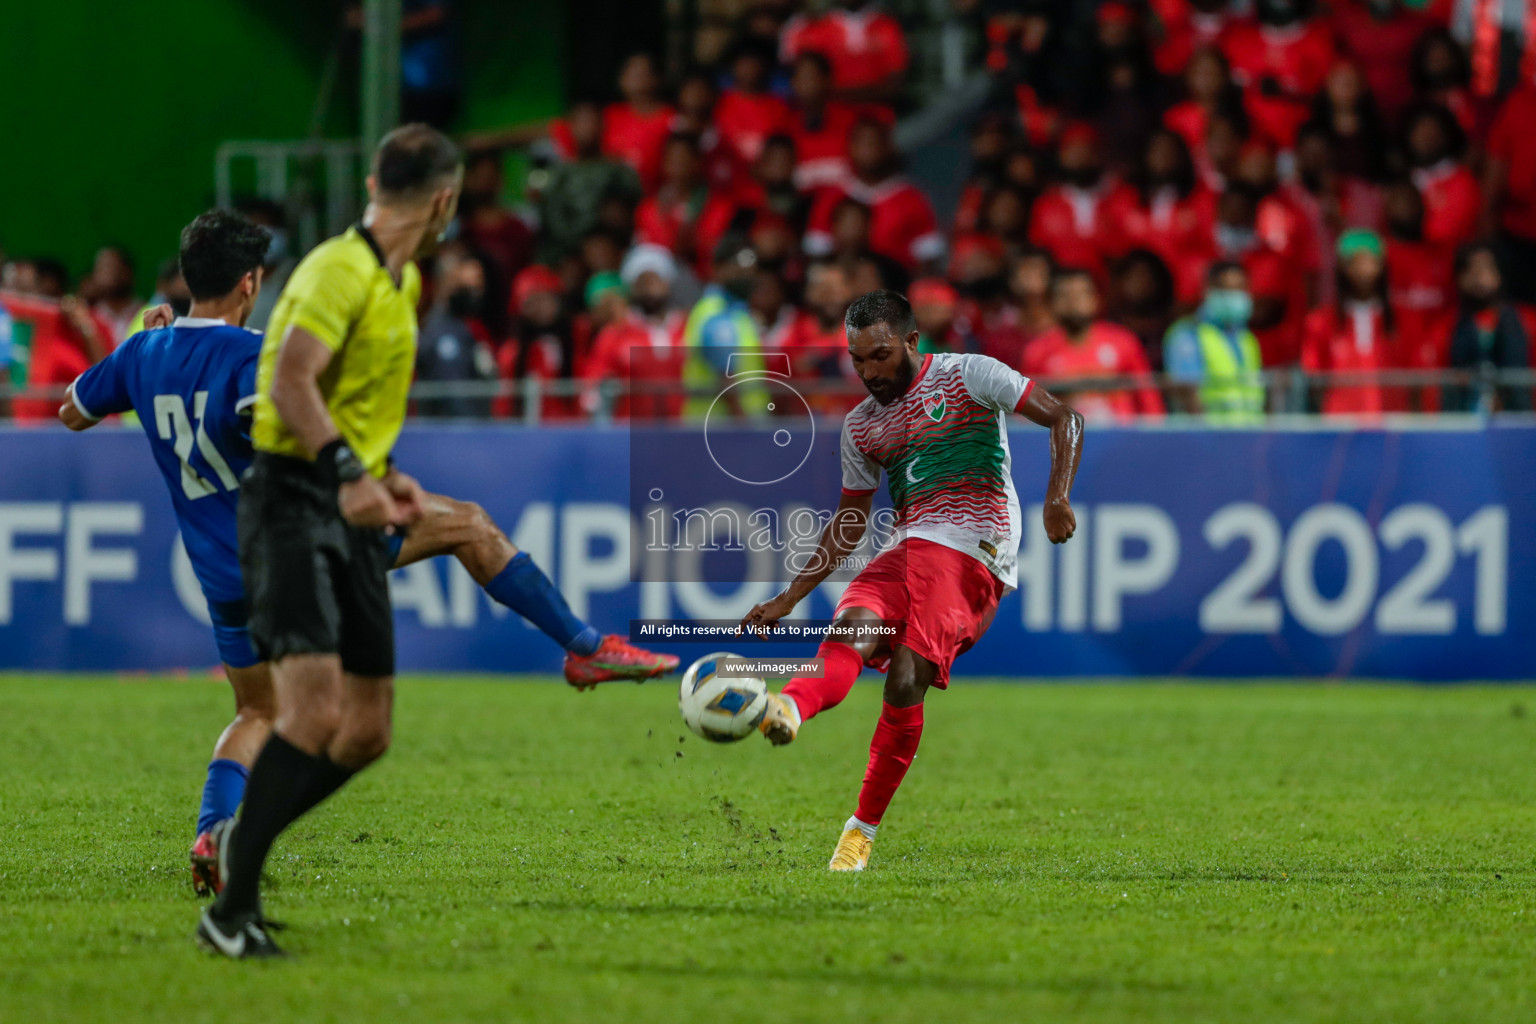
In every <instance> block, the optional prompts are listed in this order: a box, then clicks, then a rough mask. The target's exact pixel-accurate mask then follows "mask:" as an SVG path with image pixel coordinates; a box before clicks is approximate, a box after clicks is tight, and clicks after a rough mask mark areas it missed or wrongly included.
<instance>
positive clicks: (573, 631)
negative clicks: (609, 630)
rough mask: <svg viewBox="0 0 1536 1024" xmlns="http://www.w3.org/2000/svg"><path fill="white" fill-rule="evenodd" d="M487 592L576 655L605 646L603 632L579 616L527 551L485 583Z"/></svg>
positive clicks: (513, 557) (520, 553) (589, 652)
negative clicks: (603, 644)
mask: <svg viewBox="0 0 1536 1024" xmlns="http://www.w3.org/2000/svg"><path fill="white" fill-rule="evenodd" d="M485 592H486V593H487V594H490V595H491V597H493V598H495V599H496V600H497V601H498V602H500V603H501V604H504V605H506V606H507V607H508V608H511V609H512V610H513V611H515V612H517V614H519V615H521V616H522V617H523V618H525V619H527V620H528V621H529V622H531V623H533V624H534V625H535V626H538V627H539V629H541V630H543V631H544V633H545V635H546V636H548V637H549V638H550V639H551V640H553V641H554V642H555V643H557V644H559V645H560V646H561V647H564V648H565V649H566V650H568V651H570V652H571V653H572V654H578V655H582V654H591V653H592V652H593V651H596V650H597V649H598V647H600V646H601V645H602V642H603V635H602V634H601V633H599V632H598V631H597V630H595V629H593V628H592V627H591V626H589V625H587V624H586V623H585V622H582V621H581V620H580V619H578V618H577V617H576V615H575V613H574V612H572V611H571V606H570V605H568V604H566V603H565V597H564V595H562V594H561V593H560V591H558V590H556V589H555V585H554V584H553V583H551V582H550V581H549V577H548V576H545V575H544V573H543V572H542V571H541V570H540V569H539V567H538V566H537V565H535V564H534V563H533V558H532V557H531V556H530V555H529V554H528V552H526V551H519V552H518V553H517V554H516V555H513V556H512V561H510V562H508V563H507V567H506V568H505V569H503V570H501V572H499V573H497V574H496V578H495V579H493V580H491V582H489V583H487V584H486V585H485Z"/></svg>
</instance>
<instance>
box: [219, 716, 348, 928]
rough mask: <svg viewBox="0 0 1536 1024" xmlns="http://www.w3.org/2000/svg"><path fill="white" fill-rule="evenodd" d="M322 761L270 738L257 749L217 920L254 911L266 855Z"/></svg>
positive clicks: (284, 742)
mask: <svg viewBox="0 0 1536 1024" xmlns="http://www.w3.org/2000/svg"><path fill="white" fill-rule="evenodd" d="M324 760H325V759H324V758H323V757H315V756H313V755H310V754H306V753H304V751H302V750H300V749H299V748H298V747H296V746H294V745H293V744H292V743H289V742H288V741H287V740H285V739H283V737H282V736H280V735H278V734H277V733H275V732H274V733H273V734H272V736H271V737H270V738H269V739H268V740H267V745H266V746H264V747H262V748H261V753H260V754H258V755H257V757H256V763H255V764H254V765H252V766H251V778H250V781H249V782H247V783H246V787H245V804H244V806H243V807H242V808H241V811H240V824H239V827H237V828H236V829H235V835H234V846H233V847H232V848H231V849H230V858H229V877H228V878H226V879H224V891H223V892H222V893H220V894H219V899H218V902H217V903H216V904H215V905H214V908H213V912H214V913H215V914H216V915H217V916H218V917H220V918H223V919H224V920H228V919H230V918H231V917H234V916H235V915H237V914H244V913H252V912H254V911H256V910H258V909H259V908H260V906H261V869H262V866H263V865H264V864H265V863H266V860H267V853H268V852H269V851H270V850H271V849H272V843H273V841H274V840H275V839H277V837H278V835H279V834H281V833H282V831H283V829H285V828H287V827H288V825H289V823H290V822H292V821H293V819H294V818H295V817H297V815H296V814H295V813H294V811H295V809H296V808H298V807H299V805H300V804H301V803H302V800H303V796H304V794H305V793H306V792H307V791H308V790H309V788H310V781H311V779H312V778H313V777H314V776H315V774H316V773H317V772H318V771H319V770H320V764H321V762H322V761H324ZM309 806H314V805H313V804H311V805H309ZM305 810H308V807H306V808H305Z"/></svg>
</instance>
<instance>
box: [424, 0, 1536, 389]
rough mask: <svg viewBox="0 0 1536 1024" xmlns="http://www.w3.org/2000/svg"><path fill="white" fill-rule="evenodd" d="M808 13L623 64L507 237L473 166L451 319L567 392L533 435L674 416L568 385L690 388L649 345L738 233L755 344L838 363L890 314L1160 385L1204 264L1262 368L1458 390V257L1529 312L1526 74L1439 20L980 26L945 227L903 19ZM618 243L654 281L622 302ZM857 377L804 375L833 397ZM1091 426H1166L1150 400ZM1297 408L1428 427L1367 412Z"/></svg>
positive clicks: (837, 6)
mask: <svg viewBox="0 0 1536 1024" xmlns="http://www.w3.org/2000/svg"><path fill="white" fill-rule="evenodd" d="M806 6H808V5H804V4H802V3H798V2H796V0H758V2H756V3H754V4H752V5H751V7H750V11H749V13H748V15H747V16H746V17H745V18H744V20H743V22H742V28H741V32H740V33H739V36H738V38H737V40H736V42H735V43H733V44H732V45H731V46H729V47H727V48H726V49H725V50H724V51H723V54H722V56H721V57H720V59H719V60H718V62H717V63H716V64H715V65H713V66H711V67H708V68H705V69H702V70H698V71H694V72H692V73H689V74H687V75H686V76H684V77H683V78H682V79H681V80H680V81H676V82H673V83H670V85H669V83H667V82H666V81H664V79H663V76H662V74H661V71H660V67H659V64H658V63H657V62H656V61H655V60H654V59H652V58H650V57H647V56H644V55H641V56H636V57H632V58H630V59H628V60H626V61H625V62H624V63H623V65H622V66H621V68H620V69H618V74H617V75H616V83H617V87H618V97H617V98H616V99H614V100H613V102H609V103H607V104H606V105H598V106H594V105H591V104H587V105H585V106H578V107H577V108H573V112H572V114H571V116H569V117H568V118H563V119H560V120H558V121H556V122H555V123H554V124H553V125H552V126H551V128H550V132H549V139H550V143H551V146H552V152H553V153H554V154H555V155H556V156H555V163H554V164H553V165H552V166H551V167H550V168H549V169H548V170H547V171H546V172H543V173H544V174H545V175H546V177H545V179H544V180H543V181H542V182H541V181H540V180H538V179H535V178H530V181H529V189H528V198H529V200H530V202H529V205H528V206H527V207H526V208H524V209H523V210H522V211H512V210H509V209H507V208H506V207H505V206H504V205H502V203H501V200H500V192H501V182H500V180H499V161H497V160H496V158H495V156H487V155H485V154H483V153H482V154H477V155H476V156H475V157H474V158H472V160H471V164H470V174H469V178H468V179H467V181H466V200H467V202H466V207H467V211H466V213H465V215H464V216H463V217H462V218H461V223H460V230H459V237H458V240H457V241H456V242H455V243H453V244H454V246H455V247H457V249H458V250H459V254H460V255H462V256H467V257H468V258H472V259H479V260H480V261H481V262H482V263H483V264H484V265H485V269H486V274H485V275H484V276H485V281H486V284H485V287H484V294H478V295H473V296H470V297H469V298H467V299H465V298H463V297H461V300H462V301H457V302H456V305H455V306H454V308H455V309H456V310H457V314H458V315H459V318H460V319H462V320H464V321H465V322H466V323H468V324H469V325H470V327H471V328H472V330H473V333H474V334H475V336H476V337H477V338H478V339H479V341H480V343H481V344H482V345H484V346H485V348H486V349H487V351H488V352H489V353H490V354H491V356H492V358H490V359H489V360H487V361H485V362H486V364H487V365H493V366H494V367H496V368H497V369H496V371H495V372H496V373H497V374H498V375H500V376H502V377H506V378H514V379H519V380H521V379H526V378H527V377H529V376H534V377H541V378H545V379H551V380H553V379H564V380H567V381H570V382H577V383H576V384H572V385H571V386H570V387H568V388H566V389H565V391H566V393H567V395H568V397H567V398H563V399H559V400H552V401H547V402H545V403H544V405H543V406H542V407H541V410H540V411H541V412H542V413H543V414H544V415H554V416H585V415H590V414H592V413H593V412H594V411H595V410H596V409H598V408H599V406H600V405H601V407H602V408H603V409H605V410H607V411H609V412H613V413H615V414H617V415H625V414H628V413H631V412H634V411H636V410H639V409H641V408H642V407H643V408H646V409H651V410H652V411H656V412H658V414H670V412H675V408H676V406H675V404H674V405H668V404H667V403H666V402H661V401H660V400H659V399H657V400H655V401H650V404H648V405H644V404H643V403H640V402H639V400H638V399H636V400H634V401H631V400H629V399H625V400H623V401H621V402H619V403H617V404H613V403H607V404H601V403H597V402H595V401H594V399H593V398H592V397H591V394H590V393H578V392H579V391H580V388H579V387H577V384H581V385H589V384H590V385H596V384H597V383H600V382H601V381H603V380H615V379H621V378H624V377H626V376H628V377H630V378H631V379H633V378H634V377H636V376H637V375H638V376H642V377H645V378H647V379H654V380H668V379H673V378H674V377H675V376H676V375H677V374H680V373H681V369H680V367H681V359H680V357H679V356H678V355H677V353H674V352H669V351H668V349H669V347H670V346H681V345H683V344H684V343H685V336H684V331H685V326H684V325H685V321H686V319H687V316H686V314H687V312H688V310H689V308H690V307H691V306H692V304H693V303H694V302H695V301H697V300H698V298H699V296H700V294H701V292H703V291H704V290H706V289H707V288H708V287H709V286H710V283H711V280H712V278H713V276H714V274H715V272H716V268H715V259H716V250H717V248H718V247H719V246H720V243H721V241H722V239H727V238H735V237H742V238H746V239H748V240H749V241H750V244H751V246H752V249H753V252H754V254H755V270H754V271H753V273H755V274H756V277H757V284H756V286H755V287H754V289H753V290H752V292H751V295H750V298H749V299H746V307H747V310H748V312H749V313H750V315H751V316H752V318H753V319H754V322H755V323H756V324H757V329H758V334H759V337H760V339H761V342H762V344H763V346H764V347H765V348H767V349H782V350H783V351H785V352H787V353H789V354H791V355H792V356H795V355H796V353H802V352H813V351H820V350H823V349H826V348H832V349H836V348H838V347H840V345H841V341H840V328H839V326H838V324H839V320H840V314H841V309H842V308H843V307H845V306H846V304H847V302H848V301H850V300H851V298H852V297H853V296H855V295H857V294H859V293H860V292H862V291H865V290H869V289H872V288H877V287H888V288H895V289H898V290H904V291H909V292H910V294H911V296H912V297H913V299H914V305H916V306H918V307H919V308H920V318H919V319H920V324H921V326H922V327H923V333H924V346H925V347H926V348H928V349H944V348H947V349H956V350H965V351H975V352H984V353H987V354H989V355H994V356H996V357H998V358H1000V359H1004V360H1005V361H1007V362H1009V363H1010V364H1011V365H1013V366H1015V367H1017V368H1020V369H1022V370H1023V371H1024V372H1027V373H1037V374H1039V375H1041V376H1046V377H1060V376H1072V375H1083V374H1091V375H1097V376H1105V375H1110V376H1115V375H1119V376H1127V375H1128V376H1132V377H1140V376H1142V375H1146V374H1151V373H1155V372H1156V371H1157V370H1158V369H1159V368H1160V365H1161V357H1162V347H1161V342H1162V338H1163V335H1164V332H1165V331H1166V330H1167V329H1168V328H1169V326H1170V325H1171V324H1172V323H1173V322H1174V321H1175V320H1176V319H1178V318H1179V317H1182V316H1186V315H1189V314H1190V313H1192V312H1194V311H1195V310H1196V309H1197V308H1198V307H1199V305H1200V303H1201V301H1202V297H1203V293H1204V290H1205V281H1206V274H1207V271H1208V269H1209V268H1210V267H1211V266H1212V265H1213V264H1214V263H1216V262H1218V261H1233V262H1236V263H1238V264H1240V265H1241V266H1242V267H1243V268H1244V269H1245V271H1246V273H1247V279H1248V287H1249V289H1250V292H1251V294H1252V299H1253V303H1252V306H1253V314H1252V318H1251V320H1250V327H1251V328H1252V330H1253V331H1254V333H1255V335H1256V336H1257V338H1258V340H1259V342H1260V346H1261V349H1262V353H1263V358H1264V362H1265V364H1266V366H1268V367H1286V366H1300V367H1302V368H1305V369H1309V370H1316V371H1319V372H1323V371H1329V370H1360V369H1370V370H1381V369H1395V368H1405V369H1434V368H1437V367H1445V366H1447V365H1449V362H1448V361H1449V360H1450V359H1451V352H1452V347H1453V346H1452V336H1453V333H1454V331H1455V330H1456V328H1457V325H1458V323H1459V321H1460V319H1464V318H1463V317H1462V314H1463V313H1465V312H1466V311H1465V309H1464V308H1463V303H1462V298H1461V297H1460V296H1459V295H1458V289H1457V281H1456V276H1455V274H1454V272H1453V264H1454V262H1455V260H1456V258H1457V254H1458V252H1459V251H1462V250H1464V249H1465V247H1467V246H1468V245H1469V243H1472V242H1474V241H1485V242H1489V243H1491V244H1492V245H1493V246H1494V249H1493V250H1492V251H1494V252H1496V253H1497V255H1498V257H1499V259H1500V261H1501V262H1502V264H1503V266H1502V270H1503V274H1502V289H1503V295H1502V296H1501V301H1503V300H1504V299H1510V300H1518V302H1520V303H1529V302H1532V301H1536V131H1531V130H1528V128H1527V126H1528V125H1531V124H1536V80H1532V77H1533V76H1532V71H1533V70H1536V61H1526V62H1525V63H1522V64H1520V67H1519V68H1516V67H1515V66H1514V64H1511V63H1508V61H1507V60H1506V64H1505V65H1503V66H1495V67H1493V69H1492V71H1488V69H1487V67H1486V65H1487V61H1488V60H1493V61H1494V62H1495V64H1497V61H1498V59H1499V58H1498V54H1493V55H1492V56H1489V54H1488V53H1482V51H1479V49H1478V44H1476V43H1475V42H1474V41H1473V40H1465V41H1458V39H1457V37H1456V36H1455V35H1453V33H1452V31H1451V29H1452V13H1453V10H1452V9H1453V3H1452V2H1451V0H1430V2H1428V3H1427V4H1426V3H1415V4H1414V5H1413V6H1409V5H1408V4H1407V3H1406V2H1404V0H1252V2H1251V3H1242V4H1238V3H1231V2H1226V0H1148V2H1146V3H1145V4H1141V3H1131V2H1125V0H1102V2H1100V3H1099V4H1098V5H1097V7H1096V9H1095V12H1096V16H1095V19H1094V21H1093V23H1092V25H1091V27H1090V30H1089V31H1087V32H1086V33H1085V32H1084V31H1083V28H1084V26H1083V25H1081V24H1078V23H1076V22H1072V23H1070V24H1069V23H1068V22H1067V20H1066V19H1067V17H1068V14H1067V8H1065V7H1062V6H1060V5H1050V4H1046V3H1044V2H1043V0H1002V2H997V3H990V4H986V5H979V9H978V10H977V13H974V14H973V15H971V16H972V17H974V18H976V19H977V25H978V26H979V29H980V31H979V32H978V38H982V39H984V41H985V43H984V45H985V47H986V52H985V55H984V60H985V64H986V66H987V67H988V69H989V70H990V72H991V73H992V75H993V89H992V97H991V100H990V101H989V102H988V104H987V105H986V106H985V108H984V109H983V110H982V111H981V112H980V113H979V114H978V115H976V117H975V119H974V121H973V123H972V128H971V136H970V152H969V153H968V154H956V156H955V160H956V161H966V162H967V165H968V175H967V178H966V181H965V185H964V189H963V192H962V193H961V195H960V199H959V203H958V208H957V209H956V210H955V211H954V214H953V216H952V217H950V216H948V215H945V216H943V217H941V215H940V213H939V212H938V211H936V210H935V207H934V204H933V202H932V201H931V200H930V197H929V195H928V194H927V193H926V191H925V189H924V188H923V186H922V185H921V184H920V183H919V182H917V181H916V180H914V179H913V178H912V177H909V176H908V175H907V174H905V173H904V171H903V160H902V155H901V154H900V153H899V152H898V148H897V138H898V133H897V131H896V125H897V120H898V113H899V112H906V111H909V110H910V109H912V108H913V106H914V101H915V100H920V99H921V97H913V96H912V95H910V90H908V89H907V88H906V85H907V77H908V70H909V65H910V62H911V57H910V54H909V48H908V42H907V39H906V36H905V34H904V32H903V28H902V25H901V24H900V22H899V21H898V20H897V19H896V18H895V17H893V16H892V15H891V14H890V13H889V12H887V11H885V10H883V9H882V8H881V7H880V6H879V4H878V3H873V2H869V0H834V2H832V3H831V4H830V5H826V4H818V5H811V6H814V9H811V10H805V9H802V8H803V7H806ZM977 6H978V5H972V7H970V8H967V9H968V10H969V9H972V8H976V7H977ZM1478 10H1482V8H1481V7H1479V8H1478ZM982 12H985V13H982ZM1073 17H1076V15H1073ZM1474 20H1475V19H1474ZM1478 31H1482V29H1480V28H1479V27H1478V26H1477V25H1475V24H1474V32H1478ZM1463 34H1464V33H1463ZM1479 38H1481V37H1479ZM1517 42H1518V41H1517ZM1521 45H1523V43H1522V44H1521ZM1490 52H1491V51H1490ZM1500 52H1501V53H1505V54H1506V57H1507V54H1508V53H1520V52H1524V51H1522V50H1521V46H1520V45H1517V46H1505V47H1504V48H1503V49H1502V50H1501V51H1500ZM1480 54H1481V56H1480ZM1480 61H1481V63H1479V62H1480ZM1526 64H1529V65H1530V67H1529V68H1527V67H1526ZM1480 69H1481V70H1480ZM903 104H906V105H905V106H903ZM489 165H494V166H489ZM1356 230H1366V231H1368V232H1372V233H1374V234H1375V235H1376V236H1377V237H1378V238H1379V239H1380V241H1381V249H1382V257H1381V259H1382V263H1383V267H1382V269H1381V272H1380V275H1379V276H1380V278H1381V281H1382V282H1383V283H1382V285H1381V288H1380V293H1381V295H1380V302H1379V303H1376V304H1372V303H1373V302H1375V300H1374V299H1371V298H1370V297H1369V296H1368V297H1367V298H1366V299H1361V298H1360V297H1359V294H1357V293H1359V291H1360V289H1359V288H1358V287H1355V285H1354V284H1352V283H1351V282H1350V281H1349V280H1348V279H1347V274H1348V268H1347V267H1345V265H1344V261H1342V260H1341V258H1340V252H1339V248H1338V240H1339V239H1340V238H1341V236H1344V235H1346V234H1348V233H1350V232H1352V231H1356ZM636 247H642V249H643V252H644V254H645V255H644V258H643V259H642V260H640V261H639V263H643V264H644V265H645V266H646V267H648V268H649V270H650V273H651V274H652V278H651V279H647V283H646V284H645V285H644V286H641V287H639V288H638V289H637V281H638V277H637V274H638V273H639V272H638V271H636V270H635V266H636V265H638V264H632V261H631V259H630V258H631V257H633V256H634V255H635V253H636V252H638V251H642V250H641V249H637V248H636ZM1078 271H1081V272H1082V274H1081V275H1080V277H1081V281H1082V282H1083V283H1084V285H1086V286H1091V287H1092V288H1093V290H1094V292H1095V293H1096V294H1095V308H1096V313H1095V319H1094V321H1093V322H1092V323H1091V324H1088V325H1085V326H1083V328H1082V329H1080V330H1063V325H1061V324H1060V323H1058V322H1057V318H1058V315H1059V308H1060V306H1059V303H1057V302H1055V301H1053V295H1052V289H1051V283H1050V282H1051V277H1052V274H1053V273H1054V274H1063V273H1066V272H1078ZM657 281H664V283H665V285H666V288H665V294H664V295H658V294H657V292H656V288H657ZM1373 287H1374V286H1373ZM647 289H649V292H648V293H647ZM443 290H444V289H441V288H440V289H438V291H440V292H441V291H443ZM432 292H433V289H432V288H431V287H430V286H429V288H428V293H429V294H428V296H427V297H426V298H425V299H424V303H426V304H428V305H431V306H432V308H433V309H436V310H437V311H438V313H439V314H440V315H447V312H448V305H447V304H446V298H445V296H444V295H441V294H439V295H433V294H432ZM1373 294H1374V293H1373ZM541 296H547V300H546V299H545V298H541ZM919 300H921V301H919ZM530 310H532V311H534V313H533V314H530ZM1486 318H1487V317H1486V315H1485V319H1486ZM1509 322H1511V323H1512V322H1513V321H1509ZM1463 326H1464V325H1463ZM424 340H425V339H424ZM797 358H798V357H797ZM844 363H845V361H840V360H838V359H835V358H834V359H824V358H815V359H809V358H807V359H802V360H801V361H800V363H797V365H802V364H803V367H804V370H803V371H802V372H814V373H816V374H819V375H824V376H830V377H834V378H836V377H843V378H848V375H849V368H848V367H847V366H846V365H844ZM636 367H640V368H641V369H639V370H637V369H636ZM848 383H849V384H850V387H851V388H852V389H853V390H852V393H853V394H854V395H857V394H858V391H857V382H856V381H855V380H851V379H849V381H848ZM507 390H514V389H507ZM1368 392H1369V393H1368ZM648 401H649V400H648ZM828 401H829V403H830V404H829V405H828V408H829V409H831V408H833V407H835V406H836V404H837V403H836V402H832V401H831V400H828ZM1082 401H1083V403H1084V404H1085V405H1091V406H1092V407H1093V408H1094V409H1096V410H1097V411H1098V412H1099V413H1100V414H1102V415H1107V416H1119V417H1124V416H1131V415H1157V414H1160V413H1161V412H1162V411H1163V405H1162V400H1161V398H1160V397H1159V395H1158V393H1157V391H1156V389H1154V388H1147V387H1141V388H1136V389H1131V390H1127V391H1124V392H1121V393H1113V394H1105V395H1097V396H1088V395H1085V396H1083V399H1082ZM522 403H523V399H522V398H521V397H518V395H513V396H511V397H508V396H507V395H503V396H502V397H501V398H499V399H498V400H497V402H496V403H495V405H494V409H495V411H499V412H505V413H511V414H519V413H523V412H527V411H528V410H527V409H525V407H524V406H523V404H522ZM658 403H659V404H658ZM1314 407H1315V408H1317V409H1319V410H1321V411H1324V412H1354V413H1375V412H1384V411H1394V410H1396V409H1423V410H1432V409H1434V408H1436V407H1437V404H1436V401H1435V400H1434V399H1433V398H1432V397H1423V396H1418V397H1416V396H1415V394H1414V393H1413V392H1412V391H1410V390H1399V391H1397V392H1391V393H1388V392H1387V391H1385V390H1383V389H1376V390H1375V391H1371V390H1370V389H1369V388H1355V389H1353V390H1337V391H1335V392H1320V393H1318V395H1317V396H1316V397H1315V403H1314Z"/></svg>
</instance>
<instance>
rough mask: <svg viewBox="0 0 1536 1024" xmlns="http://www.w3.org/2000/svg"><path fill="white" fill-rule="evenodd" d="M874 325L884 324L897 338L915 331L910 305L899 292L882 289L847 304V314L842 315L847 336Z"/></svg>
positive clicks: (867, 293)
mask: <svg viewBox="0 0 1536 1024" xmlns="http://www.w3.org/2000/svg"><path fill="white" fill-rule="evenodd" d="M876 324H885V325H886V326H887V327H889V328H890V329H891V330H892V331H893V332H895V334H896V335H897V336H898V337H901V338H905V337H906V336H907V335H909V334H911V333H912V332H913V331H915V330H917V318H916V317H914V316H913V315H912V303H910V302H908V301H907V297H906V296H905V295H903V294H901V293H900V292H893V291H891V290H889V289H886V288H882V289H880V290H879V291H873V292H865V293H864V294H863V295H860V296H859V297H858V298H856V299H854V300H853V302H852V303H850V304H849V306H848V312H847V313H845V314H843V327H844V329H845V330H847V332H848V333H849V334H852V333H853V332H854V331H862V330H864V328H866V327H873V326H875V325H876Z"/></svg>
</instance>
